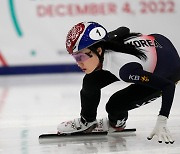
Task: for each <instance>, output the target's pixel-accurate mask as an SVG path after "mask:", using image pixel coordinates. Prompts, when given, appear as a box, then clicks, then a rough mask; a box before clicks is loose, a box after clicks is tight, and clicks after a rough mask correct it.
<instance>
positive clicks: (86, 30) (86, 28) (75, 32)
mask: <svg viewBox="0 0 180 154" xmlns="http://www.w3.org/2000/svg"><path fill="white" fill-rule="evenodd" d="M107 37H108V35H107V30H106V29H105V28H104V27H103V26H102V25H100V24H98V23H96V22H81V23H78V24H76V25H75V26H74V27H72V28H71V30H70V31H69V32H68V34H67V38H66V49H67V51H68V52H69V54H73V53H75V52H79V51H80V50H82V49H84V48H87V47H90V46H91V45H93V44H95V43H97V42H99V41H105V40H106V39H107Z"/></svg>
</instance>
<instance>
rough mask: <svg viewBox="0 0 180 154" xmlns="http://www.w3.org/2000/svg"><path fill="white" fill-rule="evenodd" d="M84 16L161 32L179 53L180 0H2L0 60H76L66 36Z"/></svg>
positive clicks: (34, 62) (13, 63)
mask: <svg viewBox="0 0 180 154" xmlns="http://www.w3.org/2000/svg"><path fill="white" fill-rule="evenodd" d="M126 4H129V6H130V7H131V8H130V9H131V10H129V8H128V5H126ZM125 6H126V9H124V10H123V8H125ZM13 17H14V18H13ZM81 21H96V22H99V23H100V24H102V25H104V27H106V28H107V30H108V31H111V30H113V29H115V28H117V27H119V26H127V27H129V28H130V29H131V31H133V32H141V33H144V34H148V33H161V34H164V35H166V36H167V37H169V38H170V39H171V40H172V42H173V43H174V44H175V46H176V48H177V49H178V51H179V53H180V43H179V37H180V30H179V27H180V0H105V1H104V0H98V1H97V0H91V1H89V0H76V1H74V0H1V2H0V66H4V65H8V66H19V65H23V66H24V65H38V64H63V63H74V60H73V59H72V57H70V56H69V55H67V53H66V50H65V38H66V34H67V32H68V31H69V29H70V28H71V27H72V26H73V25H74V24H76V23H78V22H81Z"/></svg>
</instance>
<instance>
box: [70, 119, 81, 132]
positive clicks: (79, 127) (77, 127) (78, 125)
mask: <svg viewBox="0 0 180 154" xmlns="http://www.w3.org/2000/svg"><path fill="white" fill-rule="evenodd" d="M72 125H74V126H73V128H75V129H77V130H79V129H81V124H80V119H79V118H77V119H74V123H72Z"/></svg>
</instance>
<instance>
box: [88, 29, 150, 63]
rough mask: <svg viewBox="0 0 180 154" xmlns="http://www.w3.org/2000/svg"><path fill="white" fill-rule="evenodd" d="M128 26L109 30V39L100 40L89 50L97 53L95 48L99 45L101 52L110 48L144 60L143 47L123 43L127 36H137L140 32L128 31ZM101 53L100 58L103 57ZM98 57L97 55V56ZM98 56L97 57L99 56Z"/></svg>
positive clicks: (145, 57)
mask: <svg viewBox="0 0 180 154" xmlns="http://www.w3.org/2000/svg"><path fill="white" fill-rule="evenodd" d="M129 31H130V30H129V28H126V27H120V28H118V29H116V30H115V31H112V32H109V40H107V41H100V42H98V43H96V44H94V45H92V46H90V47H89V49H90V50H92V51H93V52H94V53H96V54H97V55H98V53H97V48H98V47H101V48H102V50H103V53H104V52H105V51H106V50H112V51H115V52H121V53H126V54H131V55H134V56H136V57H138V58H139V59H141V60H146V59H147V56H146V54H145V53H144V52H143V49H139V48H136V47H135V46H134V45H132V44H129V43H128V44H125V43H124V42H125V40H126V39H128V38H133V37H138V36H141V35H142V34H141V33H130V32H129ZM102 56H103V55H101V56H100V57H101V59H103V57H102ZM98 57H99V56H98ZM100 57H99V58H100Z"/></svg>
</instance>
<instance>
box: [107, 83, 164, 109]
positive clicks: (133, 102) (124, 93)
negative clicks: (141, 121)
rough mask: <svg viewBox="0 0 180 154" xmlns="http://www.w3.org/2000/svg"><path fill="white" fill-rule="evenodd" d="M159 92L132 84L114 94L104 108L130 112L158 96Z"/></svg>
mask: <svg viewBox="0 0 180 154" xmlns="http://www.w3.org/2000/svg"><path fill="white" fill-rule="evenodd" d="M160 93H161V92H160V91H158V90H156V89H154V88H150V87H146V86H143V85H139V84H132V85H130V86H128V87H126V88H124V89H122V90H119V91H117V92H116V93H114V94H113V95H112V96H111V97H110V99H109V101H108V103H107V105H106V107H107V108H111V109H114V110H121V111H125V110H131V109H133V108H136V107H138V106H140V105H142V104H143V103H144V102H147V103H148V101H149V100H152V99H154V98H157V97H159V96H160Z"/></svg>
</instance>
